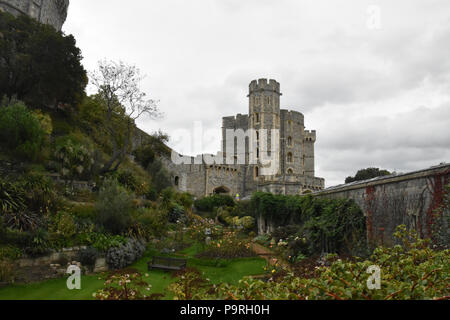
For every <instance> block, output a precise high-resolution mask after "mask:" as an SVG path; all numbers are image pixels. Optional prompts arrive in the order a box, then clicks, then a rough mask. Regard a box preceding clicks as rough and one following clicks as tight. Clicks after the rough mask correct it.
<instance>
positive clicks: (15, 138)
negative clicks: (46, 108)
mask: <svg viewBox="0 0 450 320" xmlns="http://www.w3.org/2000/svg"><path fill="white" fill-rule="evenodd" d="M45 137H46V132H45V131H44V129H42V128H41V123H40V121H39V119H37V118H36V116H35V115H34V114H33V112H31V111H30V110H28V108H27V107H26V106H25V105H24V104H23V103H16V104H13V105H10V106H4V107H0V146H3V147H4V148H6V149H7V150H10V151H12V152H14V154H15V155H17V156H18V157H21V158H24V159H27V160H35V159H36V158H37V157H38V155H39V154H40V151H41V148H42V146H43V143H44V141H45V140H44V139H45Z"/></svg>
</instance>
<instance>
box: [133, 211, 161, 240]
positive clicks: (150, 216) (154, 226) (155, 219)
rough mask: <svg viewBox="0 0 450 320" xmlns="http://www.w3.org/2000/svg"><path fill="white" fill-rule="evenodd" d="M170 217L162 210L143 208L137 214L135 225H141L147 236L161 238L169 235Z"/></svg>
mask: <svg viewBox="0 0 450 320" xmlns="http://www.w3.org/2000/svg"><path fill="white" fill-rule="evenodd" d="M168 222H169V221H168V215H167V213H166V212H165V211H163V210H160V209H146V208H141V209H139V210H138V211H137V212H136V215H135V223H136V224H139V225H140V226H141V227H142V228H143V229H144V232H145V234H146V236H147V237H148V236H150V235H152V236H154V237H157V238H161V237H164V236H166V235H167V231H168Z"/></svg>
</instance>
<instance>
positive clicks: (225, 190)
mask: <svg viewBox="0 0 450 320" xmlns="http://www.w3.org/2000/svg"><path fill="white" fill-rule="evenodd" d="M230 193H231V190H230V189H228V188H227V187H225V186H220V187H217V188H215V189H214V191H213V194H230Z"/></svg>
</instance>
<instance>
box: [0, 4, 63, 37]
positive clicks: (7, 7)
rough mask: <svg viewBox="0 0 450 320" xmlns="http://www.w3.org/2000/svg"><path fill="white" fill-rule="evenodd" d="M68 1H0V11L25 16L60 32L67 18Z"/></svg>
mask: <svg viewBox="0 0 450 320" xmlns="http://www.w3.org/2000/svg"><path fill="white" fill-rule="evenodd" d="M68 8H69V0H0V11H6V12H9V13H11V14H13V15H15V16H18V15H21V14H25V15H27V16H30V17H31V18H33V19H36V20H37V21H39V22H41V23H45V24H49V25H51V26H53V27H54V28H55V29H56V30H58V31H60V30H61V28H62V26H63V24H64V22H65V21H66V18H67V10H68Z"/></svg>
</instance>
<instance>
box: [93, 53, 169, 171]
mask: <svg viewBox="0 0 450 320" xmlns="http://www.w3.org/2000/svg"><path fill="white" fill-rule="evenodd" d="M90 79H91V83H92V84H93V85H94V86H95V87H96V88H97V90H98V94H99V95H100V96H101V97H102V98H103V99H104V101H105V102H106V107H107V112H106V118H105V120H106V127H107V130H108V132H109V134H110V138H111V141H112V145H113V154H112V156H111V159H110V160H109V161H108V162H107V163H106V164H105V166H104V168H103V171H104V172H109V171H115V170H117V168H118V167H119V165H120V163H121V162H122V161H123V159H124V158H125V156H126V153H127V150H128V147H129V145H130V142H131V139H132V133H133V129H134V127H135V122H136V120H137V119H139V118H140V117H141V116H143V115H147V116H149V117H150V118H151V119H157V118H159V117H161V116H162V114H161V113H160V112H159V109H158V106H157V102H156V101H154V100H151V99H147V95H146V93H145V92H142V91H141V89H140V84H141V81H142V80H143V79H144V77H143V76H142V75H141V73H140V70H139V69H138V68H137V67H136V66H130V65H127V64H125V63H124V62H122V61H119V62H114V61H107V60H103V61H99V66H98V70H97V71H94V72H91V73H90ZM122 112H123V114H124V116H125V118H126V121H127V122H128V123H127V132H126V140H125V142H124V143H123V145H122V146H119V145H118V143H117V136H118V132H117V129H116V127H115V126H114V124H113V121H112V117H113V115H118V114H120V113H122Z"/></svg>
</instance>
